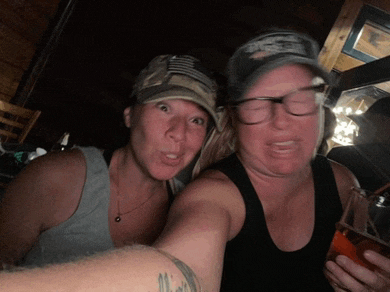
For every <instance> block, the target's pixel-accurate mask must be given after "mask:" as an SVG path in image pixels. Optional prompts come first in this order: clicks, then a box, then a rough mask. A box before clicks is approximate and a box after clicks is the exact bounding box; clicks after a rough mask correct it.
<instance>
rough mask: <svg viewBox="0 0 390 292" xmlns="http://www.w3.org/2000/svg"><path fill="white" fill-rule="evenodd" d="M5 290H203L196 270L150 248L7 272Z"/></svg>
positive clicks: (1, 277) (2, 278) (3, 280)
mask: <svg viewBox="0 0 390 292" xmlns="http://www.w3.org/2000/svg"><path fill="white" fill-rule="evenodd" d="M0 283H1V284H0V287H1V290H4V291H9V292H13V291H15V292H16V291H18V292H19V291H43V292H44V291H104V292H105V291H159V292H170V291H190V292H199V291H202V289H201V287H200V285H199V282H198V280H197V278H196V276H195V275H194V273H193V272H192V270H191V269H190V268H189V267H188V266H187V265H185V264H184V263H183V262H181V261H179V260H178V259H175V258H174V257H172V256H170V255H168V254H167V253H165V252H161V251H159V250H157V249H154V248H151V247H146V246H132V247H126V248H122V249H117V250H112V251H110V252H105V253H102V254H99V255H96V256H92V257H90V258H85V259H84V260H80V261H78V262H76V263H68V264H63V265H52V266H47V267H45V268H36V269H29V270H20V271H16V272H9V273H7V272H3V273H1V274H0Z"/></svg>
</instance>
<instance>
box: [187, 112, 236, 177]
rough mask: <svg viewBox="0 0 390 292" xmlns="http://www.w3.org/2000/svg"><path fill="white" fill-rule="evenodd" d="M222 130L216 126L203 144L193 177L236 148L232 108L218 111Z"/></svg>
mask: <svg viewBox="0 0 390 292" xmlns="http://www.w3.org/2000/svg"><path fill="white" fill-rule="evenodd" d="M218 116H219V120H220V125H221V131H220V132H219V131H218V130H217V129H216V128H215V127H214V128H213V129H212V130H211V131H210V132H209V134H208V137H207V138H206V139H205V143H204V144H203V146H202V149H201V152H200V156H199V158H198V160H197V162H196V163H195V166H194V168H193V170H192V178H193V179H194V178H195V177H197V176H198V175H199V173H200V172H201V171H202V170H204V169H206V168H207V167H208V166H210V165H211V164H213V163H214V162H217V161H219V160H221V159H223V158H225V157H227V156H229V155H230V154H232V153H233V152H234V151H235V149H236V135H235V130H234V127H233V123H232V117H231V113H230V110H228V109H226V108H225V109H223V110H222V111H221V112H218Z"/></svg>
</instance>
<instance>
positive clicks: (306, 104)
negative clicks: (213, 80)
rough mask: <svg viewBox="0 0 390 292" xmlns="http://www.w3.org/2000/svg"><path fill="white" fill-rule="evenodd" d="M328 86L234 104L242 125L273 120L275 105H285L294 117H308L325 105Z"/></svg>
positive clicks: (307, 88)
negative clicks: (321, 105)
mask: <svg viewBox="0 0 390 292" xmlns="http://www.w3.org/2000/svg"><path fill="white" fill-rule="evenodd" d="M325 89H326V85H325V84H321V85H316V86H310V87H303V88H298V89H296V90H294V91H291V92H289V93H287V94H286V95H284V96H281V97H254V98H248V99H243V100H240V101H237V102H234V103H232V104H231V105H230V106H231V107H233V108H235V109H236V111H237V115H238V119H239V120H240V122H241V123H244V124H248V125H253V124H258V123H261V122H264V121H266V120H268V119H270V118H271V116H272V112H273V110H272V108H273V104H274V103H280V104H283V105H284V108H285V110H286V112H288V113H289V114H291V115H294V116H306V115H311V114H314V113H315V112H317V110H318V105H319V104H321V103H323V101H324V97H325Z"/></svg>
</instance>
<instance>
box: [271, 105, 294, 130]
mask: <svg viewBox="0 0 390 292" xmlns="http://www.w3.org/2000/svg"><path fill="white" fill-rule="evenodd" d="M288 116H289V113H288V112H287V111H286V110H285V107H284V104H283V103H274V104H273V115H272V124H273V125H274V127H275V128H277V129H284V128H286V127H287V126H288V124H289V123H290V121H289V118H288Z"/></svg>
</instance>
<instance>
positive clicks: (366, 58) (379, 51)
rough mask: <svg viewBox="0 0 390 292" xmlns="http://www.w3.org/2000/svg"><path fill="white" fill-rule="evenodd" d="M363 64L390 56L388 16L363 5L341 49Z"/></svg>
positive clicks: (376, 9)
mask: <svg viewBox="0 0 390 292" xmlns="http://www.w3.org/2000/svg"><path fill="white" fill-rule="evenodd" d="M342 52H343V53H344V54H347V55H349V56H351V57H353V58H355V59H358V60H361V61H363V62H365V63H368V62H371V61H374V60H377V59H380V58H383V57H386V56H389V55H390V15H389V14H387V13H385V12H384V11H382V10H380V9H378V8H375V7H373V6H370V5H364V6H363V7H362V9H361V11H360V13H359V15H358V17H357V19H356V21H355V23H354V25H353V27H352V30H351V33H350V34H349V36H348V38H347V40H346V42H345V45H344V47H343V49H342Z"/></svg>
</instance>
